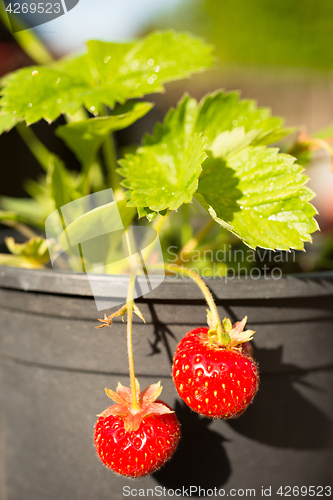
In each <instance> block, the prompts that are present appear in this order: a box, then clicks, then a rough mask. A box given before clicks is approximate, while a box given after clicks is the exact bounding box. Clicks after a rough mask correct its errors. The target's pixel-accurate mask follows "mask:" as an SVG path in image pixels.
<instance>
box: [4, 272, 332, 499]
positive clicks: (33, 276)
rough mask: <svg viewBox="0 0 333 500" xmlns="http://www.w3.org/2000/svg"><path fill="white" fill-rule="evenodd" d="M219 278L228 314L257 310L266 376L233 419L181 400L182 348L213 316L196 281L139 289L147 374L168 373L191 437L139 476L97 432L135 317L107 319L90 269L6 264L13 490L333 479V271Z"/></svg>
mask: <svg viewBox="0 0 333 500" xmlns="http://www.w3.org/2000/svg"><path fill="white" fill-rule="evenodd" d="M96 279H97V280H100V281H101V282H102V283H103V282H105V281H106V280H110V279H112V280H113V283H114V288H113V289H114V292H115V296H120V295H123V293H124V290H123V287H124V280H123V278H121V277H111V278H108V277H105V276H101V277H96ZM208 285H209V286H210V288H211V290H212V291H213V293H214V295H215V297H216V299H217V303H218V305H219V309H220V313H221V315H222V316H223V315H228V316H230V317H231V319H232V320H239V319H241V318H243V317H244V316H245V315H247V316H248V325H249V327H250V328H251V329H254V330H256V331H257V333H256V335H255V341H254V351H255V357H256V359H257V361H258V362H259V367H260V373H261V385H260V390H259V392H258V394H257V396H256V398H255V400H254V403H253V404H252V405H251V406H250V407H249V409H248V410H247V411H246V412H245V414H244V415H243V416H241V417H240V418H239V419H237V420H234V421H229V422H228V421H226V422H225V421H210V420H208V419H204V418H201V417H199V416H198V415H196V414H194V413H192V412H190V411H189V410H188V409H187V407H185V406H184V404H183V403H182V402H180V400H179V399H178V397H177V393H176V390H175V388H174V386H173V382H172V380H171V377H170V372H171V363H172V357H173V353H174V350H175V348H176V345H177V342H178V341H179V340H180V339H181V338H182V336H183V335H184V334H185V333H186V332H187V331H188V330H190V329H192V328H194V327H197V326H200V325H204V324H205V316H206V308H205V304H204V301H203V300H202V297H201V293H200V291H199V290H198V289H197V287H196V285H195V284H194V283H192V282H190V281H189V280H174V279H170V278H169V279H166V280H165V281H164V283H163V284H162V285H161V286H159V287H158V288H157V289H156V290H154V291H153V292H151V293H150V294H149V295H147V296H144V297H143V298H142V299H140V300H138V303H140V309H141V310H142V312H143V315H144V316H145V318H146V321H147V325H144V324H142V322H141V321H140V320H139V319H135V320H134V321H135V328H134V356H135V365H136V372H137V376H138V378H139V380H140V382H141V386H142V387H145V386H146V385H148V384H150V383H153V382H156V381H158V380H161V381H162V385H163V386H164V390H163V393H162V396H163V397H162V399H163V400H164V401H166V402H168V403H169V404H171V405H172V406H175V408H176V411H177V414H178V417H179V419H180V421H181V423H182V435H183V437H182V440H181V442H180V445H179V448H178V451H177V452H176V454H175V456H174V458H173V459H172V460H171V461H170V462H169V463H168V464H167V465H166V466H165V467H164V468H163V469H161V470H160V471H159V472H158V473H156V474H154V475H153V476H151V477H148V478H144V479H142V480H139V481H134V480H130V479H126V478H123V477H120V476H116V475H115V474H114V473H113V472H111V471H110V470H108V469H107V468H105V467H104V466H103V465H102V463H101V462H100V461H99V459H98V458H97V456H96V454H95V450H94V444H93V427H94V422H95V421H96V414H98V413H100V412H101V411H102V410H104V409H105V408H106V407H108V406H109V405H110V400H108V398H107V397H106V395H105V393H104V387H109V388H113V389H114V388H115V387H116V384H117V382H118V380H120V381H121V382H122V383H123V384H128V368H127V357H126V325H125V324H122V323H121V322H115V324H114V325H113V326H112V328H111V329H110V328H103V329H100V330H95V329H94V327H95V326H96V325H97V321H96V319H97V318H98V317H102V315H101V313H98V312H97V310H96V307H95V303H94V300H93V297H92V294H91V290H90V285H89V282H88V281H87V279H86V277H85V276H84V275H74V274H69V275H67V274H60V273H56V272H53V271H29V270H21V269H14V268H4V267H1V268H0V324H1V344H0V352H1V367H2V385H3V389H2V401H1V408H2V410H3V418H4V424H3V429H4V430H3V437H4V444H3V450H2V459H1V461H2V462H4V463H5V472H4V473H3V475H4V476H5V488H4V492H3V496H4V499H5V500H59V499H66V500H67V499H71V500H76V499H77V500H93V499H94V500H95V499H96V500H97V499H98V500H111V499H112V500H118V499H122V498H123V497H124V493H127V492H128V490H124V491H123V487H124V486H129V487H130V489H133V488H134V489H137V490H139V489H146V488H155V487H156V486H161V487H162V488H163V487H165V488H166V490H165V491H166V496H168V495H167V493H168V492H167V489H173V490H175V489H176V488H182V487H184V488H185V491H184V493H182V494H181V498H182V497H184V498H185V497H186V488H189V487H190V486H193V487H195V486H197V487H199V486H200V487H201V488H203V489H206V490H209V489H212V490H214V488H217V490H216V494H217V495H218V494H219V493H218V492H219V490H221V489H224V490H225V496H227V494H228V493H230V489H231V488H235V489H236V490H237V489H243V490H244V491H245V490H246V489H250V488H254V489H255V490H256V496H261V488H262V487H264V488H269V487H271V488H272V495H271V497H272V498H281V497H280V496H279V495H277V490H278V488H279V487H280V486H282V487H283V488H285V487H287V486H299V487H301V486H315V487H319V486H326V485H329V484H331V482H332V474H331V469H332V454H331V446H330V444H331V435H332V426H331V416H332V407H333V401H332V400H333V395H332V386H333V371H332V369H333V349H332V348H333V310H332V304H333V300H332V299H333V273H324V274H313V275H303V276H299V277H296V276H294V277H287V278H282V279H280V280H274V279H270V280H265V279H259V280H250V279H248V280H243V279H234V280H232V281H228V283H227V284H226V283H225V282H224V280H222V279H219V280H208ZM0 463H1V462H0ZM145 491H146V490H145ZM158 491H160V490H155V491H154V494H156V496H157V494H158ZM287 491H288V490H287ZM317 491H319V492H320V490H317ZM188 492H189V490H188ZM177 493H180V492H179V491H178V492H177ZM200 493H201V497H204V496H205V495H204V492H203V491H201V492H200ZM221 493H222V490H221V491H220V494H221ZM145 494H146V495H147V492H146V493H145ZM210 494H211V492H210V491H206V496H208V495H210ZM134 495H135V492H132V496H134ZM138 495H139V492H138ZM148 495H150V496H152V492H150V493H148ZM252 495H253V493H252ZM192 496H193V497H198V496H199V492H198V491H197V492H194V490H192ZM213 496H214V495H213ZM229 496H230V495H229ZM238 496H242V494H241V493H240V494H239V495H238ZM244 496H245V494H244ZM1 500H3V499H2V498H1Z"/></svg>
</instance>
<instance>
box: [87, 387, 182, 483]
mask: <svg viewBox="0 0 333 500" xmlns="http://www.w3.org/2000/svg"><path fill="white" fill-rule="evenodd" d="M136 384H137V385H136V394H137V401H138V404H139V409H137V410H133V407H132V393H131V389H129V388H128V387H124V386H122V385H121V384H120V383H119V384H118V387H117V393H115V392H113V391H111V390H110V389H105V391H106V393H107V395H108V396H109V397H110V398H111V399H113V400H114V401H115V402H116V403H117V404H116V405H113V406H111V407H110V408H108V409H107V410H105V411H104V412H103V413H102V414H101V415H99V417H100V418H99V419H98V420H97V422H96V425H95V433H94V439H95V446H96V451H97V453H98V455H99V457H100V459H101V460H102V462H103V463H104V464H105V465H106V466H107V467H109V468H110V469H112V470H113V471H114V472H117V473H118V474H122V475H124V476H131V477H140V476H146V475H148V474H152V473H153V472H155V471H156V470H157V469H159V468H160V467H161V466H162V465H164V464H165V462H167V460H169V458H171V456H172V455H173V453H174V451H175V450H176V448H177V444H178V441H179V437H180V427H179V423H178V420H177V417H176V415H175V414H174V412H173V411H172V410H171V408H170V407H169V406H168V405H166V404H165V403H163V402H162V401H156V399H157V398H158V396H159V395H160V394H161V391H162V387H161V386H160V383H158V384H153V385H151V386H149V387H147V388H146V389H145V390H144V391H142V392H140V386H139V383H138V382H137V381H136ZM155 401H156V402H155Z"/></svg>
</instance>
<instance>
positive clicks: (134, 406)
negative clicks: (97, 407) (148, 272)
mask: <svg viewBox="0 0 333 500" xmlns="http://www.w3.org/2000/svg"><path fill="white" fill-rule="evenodd" d="M135 276H136V273H135V271H132V273H131V276H130V281H129V285H128V294H127V352H128V365H129V374H130V381H131V390H132V410H134V411H136V410H139V409H140V407H139V403H138V400H137V394H136V385H135V370H134V357H133V335H132V324H133V305H134V300H133V295H134V286H135Z"/></svg>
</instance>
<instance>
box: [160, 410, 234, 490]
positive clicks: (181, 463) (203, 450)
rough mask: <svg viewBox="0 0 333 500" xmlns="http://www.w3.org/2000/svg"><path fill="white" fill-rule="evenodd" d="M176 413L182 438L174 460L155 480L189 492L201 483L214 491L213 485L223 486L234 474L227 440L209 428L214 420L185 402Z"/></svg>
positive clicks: (167, 486) (205, 487)
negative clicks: (197, 411)
mask: <svg viewBox="0 0 333 500" xmlns="http://www.w3.org/2000/svg"><path fill="white" fill-rule="evenodd" d="M175 412H176V414H177V417H178V419H179V422H180V424H181V429H182V437H181V440H180V442H179V445H178V448H177V451H176V452H175V454H174V456H173V458H172V459H171V460H170V462H169V463H168V464H167V465H166V466H165V467H163V468H162V469H161V470H159V471H158V472H156V473H155V474H154V477H155V479H156V480H157V481H158V482H159V483H160V484H162V485H163V486H165V487H166V488H172V489H177V488H180V489H182V488H185V489H186V488H190V486H193V485H195V484H200V486H201V488H203V489H207V488H211V485H212V484H214V485H215V486H216V487H220V486H223V484H225V483H226V481H227V480H228V478H229V476H230V474H231V467H230V463H229V460H228V457H227V455H226V452H225V450H224V448H223V445H222V443H223V442H224V441H226V440H225V439H224V438H223V436H221V435H220V434H218V433H217V432H214V431H211V430H210V429H209V425H210V424H211V423H212V420H209V419H207V418H204V417H200V416H199V415H198V414H197V413H194V412H192V411H191V410H190V408H189V407H188V406H186V405H185V404H184V403H182V402H181V403H180V402H179V401H177V402H176V404H175ZM198 450H200V453H199V454H198ZM200 457H205V459H204V460H201V459H200ZM192 496H196V495H195V494H192Z"/></svg>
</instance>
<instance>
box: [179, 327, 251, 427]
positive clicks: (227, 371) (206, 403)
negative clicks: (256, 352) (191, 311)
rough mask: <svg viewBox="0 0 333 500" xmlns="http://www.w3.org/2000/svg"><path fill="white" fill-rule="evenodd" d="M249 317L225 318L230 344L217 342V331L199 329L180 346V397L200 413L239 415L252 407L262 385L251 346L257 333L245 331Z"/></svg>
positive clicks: (230, 416)
mask: <svg viewBox="0 0 333 500" xmlns="http://www.w3.org/2000/svg"><path fill="white" fill-rule="evenodd" d="M246 319H247V318H244V319H243V321H242V322H238V323H235V325H233V326H232V325H231V322H230V320H224V322H223V327H224V332H225V333H227V334H228V335H229V336H230V340H231V341H230V343H229V345H228V346H227V347H224V346H223V345H222V344H221V343H219V342H217V340H216V335H215V334H214V333H216V332H214V330H213V331H212V330H209V329H208V328H197V329H195V330H192V331H191V332H189V333H187V334H186V335H185V337H184V338H183V339H182V340H181V341H180V343H179V344H178V347H177V349H176V353H175V358H174V363H173V370H172V375H173V380H174V383H175V386H176V389H177V391H178V394H179V396H180V397H181V398H182V399H183V400H184V401H185V403H186V404H187V405H188V406H189V407H190V408H191V409H192V410H194V411H196V412H197V413H200V414H201V415H204V416H206V417H209V418H222V419H229V418H235V417H238V416H239V415H240V414H241V413H243V411H244V410H245V409H246V408H247V407H248V405H249V404H250V403H251V401H252V399H253V398H254V396H255V394H256V392H257V390H258V386H259V374H258V369H257V366H256V364H255V362H254V361H253V359H252V357H251V356H250V354H249V352H251V351H249V346H248V345H247V348H245V349H242V346H241V344H242V343H243V342H244V343H246V342H248V341H249V340H250V339H251V338H252V335H253V333H254V332H252V331H246V332H243V329H244V326H245V323H246Z"/></svg>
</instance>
